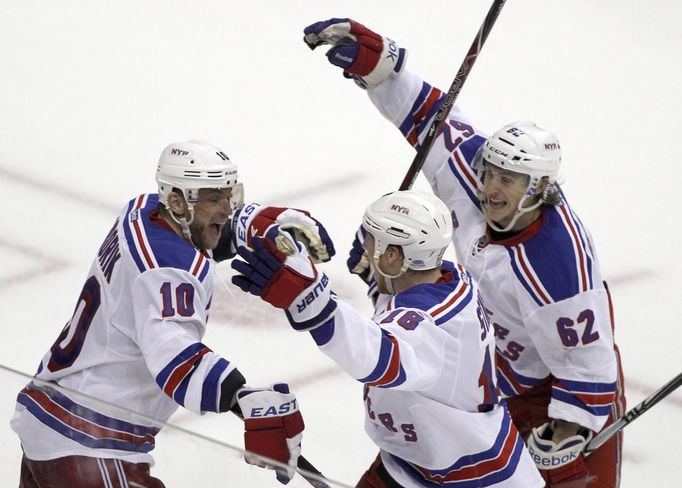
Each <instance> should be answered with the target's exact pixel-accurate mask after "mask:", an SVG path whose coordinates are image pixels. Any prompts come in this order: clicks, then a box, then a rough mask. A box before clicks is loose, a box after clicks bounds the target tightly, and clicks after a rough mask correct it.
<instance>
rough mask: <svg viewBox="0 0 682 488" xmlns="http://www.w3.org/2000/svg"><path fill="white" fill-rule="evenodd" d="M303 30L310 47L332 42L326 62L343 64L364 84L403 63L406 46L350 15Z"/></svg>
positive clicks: (347, 73)
mask: <svg viewBox="0 0 682 488" xmlns="http://www.w3.org/2000/svg"><path fill="white" fill-rule="evenodd" d="M303 33H304V34H305V35H304V37H303V40H304V41H305V43H306V44H307V45H308V47H309V48H310V49H315V48H316V47H318V46H321V45H323V44H329V45H331V46H332V48H331V49H330V50H329V51H327V58H328V59H329V62H330V63H331V64H333V65H335V66H338V67H340V68H343V70H344V76H346V77H347V78H353V79H354V80H355V81H356V82H357V83H358V85H360V86H361V87H363V88H370V87H373V86H376V85H378V84H379V83H381V82H382V81H384V80H386V79H388V78H389V77H390V76H392V75H394V74H396V73H400V71H401V70H402V69H403V67H404V66H405V59H406V57H407V51H405V49H403V48H400V47H398V45H397V44H396V43H395V41H393V40H392V39H388V38H387V37H382V36H380V35H379V34H377V33H375V32H372V31H371V30H369V29H368V28H367V27H365V26H364V25H362V24H359V23H357V22H355V21H354V20H351V19H336V18H335V19H329V20H323V21H320V22H315V23H314V24H312V25H309V26H308V27H306V28H305V29H304V30H303Z"/></svg>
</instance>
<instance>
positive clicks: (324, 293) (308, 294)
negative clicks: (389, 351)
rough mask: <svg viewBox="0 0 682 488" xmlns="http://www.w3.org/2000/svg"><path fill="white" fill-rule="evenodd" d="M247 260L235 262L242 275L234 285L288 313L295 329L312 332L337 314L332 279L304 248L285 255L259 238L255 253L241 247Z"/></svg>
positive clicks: (234, 266) (241, 252)
mask: <svg viewBox="0 0 682 488" xmlns="http://www.w3.org/2000/svg"><path fill="white" fill-rule="evenodd" d="M237 253H238V254H239V256H240V257H242V258H243V259H244V261H240V260H234V261H232V268H233V269H235V270H236V271H238V272H239V273H241V274H239V275H235V276H233V277H232V283H234V284H235V285H237V286H238V287H240V288H241V289H242V290H244V291H246V292H248V293H251V294H253V295H257V296H259V297H261V298H262V299H263V300H265V301H266V302H268V303H270V304H272V305H273V306H275V307H277V308H283V309H285V311H286V315H287V318H288V319H289V323H290V324H291V326H292V327H293V328H294V329H296V330H299V331H300V330H312V329H314V328H316V327H318V326H320V325H322V324H323V323H325V322H327V321H328V320H330V319H331V318H332V317H333V316H334V313H335V312H336V301H335V300H334V298H333V297H332V293H331V287H330V284H329V278H327V275H325V274H324V273H318V272H317V269H315V266H314V265H313V263H312V261H311V260H310V258H309V257H308V254H307V252H306V250H305V247H303V245H300V247H299V248H298V249H297V252H296V253H295V254H293V255H292V256H286V255H285V254H284V253H282V252H281V251H279V250H278V249H277V248H276V247H275V245H274V244H273V243H272V242H271V241H269V240H265V239H261V238H260V237H254V238H253V251H249V250H248V249H246V248H245V247H240V248H239V249H238V250H237Z"/></svg>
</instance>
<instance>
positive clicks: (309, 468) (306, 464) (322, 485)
mask: <svg viewBox="0 0 682 488" xmlns="http://www.w3.org/2000/svg"><path fill="white" fill-rule="evenodd" d="M230 411H231V412H232V413H233V414H235V415H236V416H237V417H239V418H240V419H241V420H244V414H243V413H242V410H241V408H239V405H238V404H237V403H235V404H234V406H233V407H232V408H230ZM297 467H298V469H300V470H301V471H305V472H307V473H311V474H313V475H314V477H312V476H306V475H305V474H304V473H299V474H300V475H301V476H303V478H305V480H306V481H307V482H308V483H310V484H311V485H313V486H314V487H315V488H330V486H329V484H327V482H326V481H325V480H326V479H327V478H325V476H324V475H323V474H322V473H321V472H320V471H319V470H318V469H317V468H316V467H315V466H313V465H312V463H311V462H310V461H308V460H307V459H306V458H305V457H303V455H300V456H299V457H298V463H297Z"/></svg>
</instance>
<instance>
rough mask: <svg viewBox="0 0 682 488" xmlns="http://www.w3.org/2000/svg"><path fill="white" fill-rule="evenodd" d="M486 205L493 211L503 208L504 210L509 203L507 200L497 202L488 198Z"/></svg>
mask: <svg viewBox="0 0 682 488" xmlns="http://www.w3.org/2000/svg"><path fill="white" fill-rule="evenodd" d="M486 205H487V206H488V208H490V209H491V210H499V209H501V208H504V207H505V206H506V205H507V201H506V200H495V199H493V198H488V200H487V201H486Z"/></svg>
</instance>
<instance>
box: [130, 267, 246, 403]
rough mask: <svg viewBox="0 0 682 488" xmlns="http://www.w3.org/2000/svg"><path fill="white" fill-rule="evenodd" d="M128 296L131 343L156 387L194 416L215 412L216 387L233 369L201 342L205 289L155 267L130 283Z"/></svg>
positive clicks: (188, 277) (188, 278)
mask: <svg viewBox="0 0 682 488" xmlns="http://www.w3.org/2000/svg"><path fill="white" fill-rule="evenodd" d="M211 276H212V275H211ZM207 279H209V280H210V279H211V277H208V278H207ZM208 289H212V286H209V287H208ZM132 296H133V307H134V315H135V324H134V330H133V333H132V334H133V337H131V339H132V340H134V341H135V342H136V343H137V344H138V346H139V348H140V350H141V351H142V354H143V356H144V360H145V362H146V364H147V368H148V370H149V373H150V374H151V375H152V376H153V377H154V379H155V382H156V384H157V385H158V387H159V388H161V389H162V390H163V391H164V393H165V394H166V395H167V396H168V397H170V398H171V399H173V400H174V401H175V402H176V403H178V404H180V405H181V406H183V407H185V408H187V409H188V410H191V411H193V412H196V413H203V412H208V411H211V412H218V411H220V393H221V384H222V382H223V380H225V379H226V378H227V377H228V375H230V374H231V373H233V372H234V371H235V370H236V367H235V365H234V364H232V363H230V362H229V361H228V360H226V359H224V358H222V357H221V356H220V355H218V354H216V353H214V352H213V351H212V350H211V349H210V348H209V347H207V346H206V345H205V344H204V343H203V342H201V339H202V337H203V335H204V332H205V328H206V320H207V316H208V308H209V302H210V299H211V296H209V294H208V292H207V287H206V286H205V285H204V284H202V283H201V282H200V281H199V280H198V279H197V278H196V277H195V276H194V275H192V274H191V273H189V272H187V271H183V270H180V269H176V268H155V269H152V270H149V271H146V272H145V273H142V274H141V275H140V276H139V277H138V278H137V279H136V280H135V281H134V282H133V284H132Z"/></svg>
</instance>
